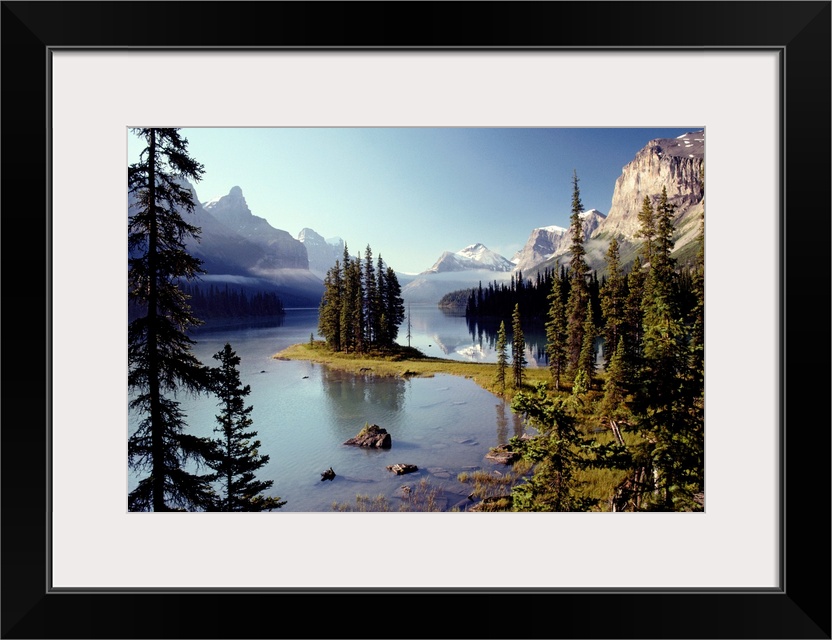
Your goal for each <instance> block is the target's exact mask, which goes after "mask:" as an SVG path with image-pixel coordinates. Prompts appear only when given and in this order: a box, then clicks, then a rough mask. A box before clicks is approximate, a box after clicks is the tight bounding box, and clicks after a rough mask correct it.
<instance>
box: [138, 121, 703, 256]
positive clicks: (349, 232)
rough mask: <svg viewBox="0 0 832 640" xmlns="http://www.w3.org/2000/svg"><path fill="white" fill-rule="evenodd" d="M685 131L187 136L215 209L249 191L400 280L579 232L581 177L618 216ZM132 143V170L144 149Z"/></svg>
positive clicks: (587, 191) (287, 222)
mask: <svg viewBox="0 0 832 640" xmlns="http://www.w3.org/2000/svg"><path fill="white" fill-rule="evenodd" d="M701 128H702V126H701V125H698V126H697V125H693V126H690V127H679V128H654V129H642V128H624V129H620V128H591V129H581V128H565V129H555V128H539V129H538V128H534V129H530V128H184V129H182V130H181V133H182V134H183V135H184V136H185V137H186V138H187V139H188V142H189V152H190V154H191V156H192V157H193V158H194V159H195V160H197V161H198V162H201V163H202V164H203V165H204V167H205V175H204V176H203V179H202V181H200V182H199V183H197V184H196V185H195V186H196V190H197V195H198V197H199V199H200V201H202V202H205V201H207V200H210V199H212V198H215V197H217V196H220V195H224V194H227V193H228V192H229V190H230V189H231V187H234V186H239V187H240V188H241V189H242V190H243V195H244V196H245V199H246V202H247V203H248V206H249V209H251V212H252V213H253V214H254V215H256V216H260V217H262V218H265V219H266V220H268V221H269V223H270V224H271V225H272V226H273V227H276V228H278V229H283V230H285V231H287V232H289V233H290V234H291V235H292V236H294V237H297V235H298V233H299V232H300V230H301V229H302V228H304V227H309V228H311V229H314V230H315V231H317V232H318V233H320V234H321V235H322V236H324V237H327V238H328V237H332V236H340V237H342V238H344V240H346V242H347V244H348V245H349V248H350V252H351V253H353V254H356V253H358V252H359V251H360V252H363V250H364V248H365V247H366V246H367V244H369V245H370V246H371V247H372V249H373V254H374V255H375V256H378V255H379V254H381V255H382V257H383V258H384V261H385V262H386V263H387V264H388V265H390V266H392V267H393V268H394V269H396V270H397V271H401V272H405V273H416V272H419V271H424V270H425V269H428V268H430V266H431V265H432V264H433V263H434V262H435V261H436V259H437V258H439V256H440V255H441V254H442V252H443V251H458V250H459V249H462V248H463V247H465V246H467V245H469V244H473V243H475V242H481V243H483V244H484V245H485V246H487V247H488V248H489V249H491V250H493V251H496V252H497V253H500V254H502V255H503V256H505V257H506V258H509V259H511V257H512V255H514V253H515V252H516V251H517V250H518V249H520V248H521V247H522V246H523V244H524V243H525V242H526V239H527V238H528V236H529V233H530V232H531V230H532V229H534V228H535V227H543V226H548V225H553V224H554V225H559V226H562V227H567V226H568V225H569V212H570V207H571V198H572V171H573V169H574V170H575V171H577V174H578V178H579V188H580V191H581V201H582V203H583V205H584V209H592V208H595V209H598V210H599V211H601V212H602V213H605V214H606V213H607V212H608V211H609V207H610V202H611V200H612V194H613V189H614V187H615V181H616V179H617V178H618V176H619V175H620V174H621V168H622V167H623V166H624V165H625V164H627V163H628V162H629V161H630V160H632V159H633V156H634V155H635V154H636V152H637V151H638V150H639V149H641V148H642V147H643V146H644V145H645V144H646V143H647V142H648V141H649V140H652V139H654V138H662V137H666V138H675V137H677V136H679V135H682V134H683V133H686V132H689V131H696V130H699V129H701ZM128 137H129V139H130V141H129V145H128V149H129V155H130V157H129V159H128V162H134V161H135V159H136V158H137V154H138V152H139V151H140V150H141V148H142V147H143V144H142V142H141V141H140V140H139V139H138V138H136V136H135V135H133V134H131V133H128Z"/></svg>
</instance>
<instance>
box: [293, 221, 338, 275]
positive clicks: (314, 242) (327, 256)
mask: <svg viewBox="0 0 832 640" xmlns="http://www.w3.org/2000/svg"><path fill="white" fill-rule="evenodd" d="M298 241H299V242H300V243H301V244H303V246H304V247H306V255H307V257H308V259H309V270H310V271H311V272H312V273H314V274H315V275H316V276H318V277H319V278H320V279H321V280H323V278H324V276H325V275H326V272H327V271H329V269H330V268H331V267H332V266H333V265H334V264H335V261H336V260H340V261H341V262H343V260H344V240H343V239H342V238H324V237H323V236H322V235H321V234H319V233H317V232H315V231H313V230H312V229H309V228H303V229H301V230H300V233H299V234H298Z"/></svg>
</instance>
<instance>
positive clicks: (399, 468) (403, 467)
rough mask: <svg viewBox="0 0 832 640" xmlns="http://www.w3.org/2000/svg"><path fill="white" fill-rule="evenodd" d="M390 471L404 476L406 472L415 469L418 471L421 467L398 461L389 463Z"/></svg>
mask: <svg viewBox="0 0 832 640" xmlns="http://www.w3.org/2000/svg"><path fill="white" fill-rule="evenodd" d="M387 470H388V471H393V472H395V474H396V475H397V476H402V475H404V474H405V473H413V472H414V471H418V470H419V467H417V466H416V465H415V464H405V463H404V462H397V463H396V464H391V465H388V467H387Z"/></svg>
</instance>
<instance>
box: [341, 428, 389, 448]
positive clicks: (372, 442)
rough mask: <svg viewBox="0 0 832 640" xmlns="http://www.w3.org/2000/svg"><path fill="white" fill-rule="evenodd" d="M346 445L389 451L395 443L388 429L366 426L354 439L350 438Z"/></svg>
mask: <svg viewBox="0 0 832 640" xmlns="http://www.w3.org/2000/svg"><path fill="white" fill-rule="evenodd" d="M344 444H350V445H354V446H356V447H370V448H373V449H389V448H390V447H391V446H392V445H393V442H392V440H391V439H390V434H389V433H387V429H382V428H381V427H380V426H378V425H377V424H365V425H364V428H363V429H362V430H361V431H359V432H358V434H357V435H356V436H355V437H354V438H350V439H349V440H347V441H346V442H345V443H344Z"/></svg>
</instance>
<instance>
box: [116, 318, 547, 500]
mask: <svg viewBox="0 0 832 640" xmlns="http://www.w3.org/2000/svg"><path fill="white" fill-rule="evenodd" d="M410 316H411V320H410V344H411V345H412V346H414V347H417V348H419V349H420V350H422V351H423V352H424V353H426V354H427V355H430V356H437V357H444V358H453V359H458V360H468V361H481V362H482V361H484V362H493V361H494V360H495V359H496V354H494V350H493V336H491V337H489V334H488V333H487V332H480V331H479V330H478V329H477V328H474V330H473V335H472V328H471V327H469V324H468V323H467V322H466V320H465V318H464V317H461V316H453V315H448V314H445V313H443V312H442V311H440V310H439V309H437V308H436V307H435V306H434V305H419V306H417V305H413V306H412V307H411V308H410ZM317 322H318V314H317V309H289V310H287V312H286V315H285V316H284V317H283V318H282V319H281V321H280V322H279V323H277V324H275V323H272V324H271V325H269V324H261V325H259V326H257V325H245V326H240V325H238V326H225V327H213V328H202V329H200V330H199V331H197V332H196V333H195V334H194V336H193V337H194V339H195V340H196V345H195V347H194V354H195V355H196V356H197V357H198V358H199V359H200V360H201V361H202V362H203V364H206V365H211V366H213V365H216V364H217V361H215V360H214V359H213V357H212V356H213V354H215V353H217V352H218V351H220V350H221V349H222V348H223V346H224V345H225V343H226V342H228V343H230V344H231V347H232V348H233V349H234V351H236V353H237V355H239V356H240V358H241V362H240V375H241V379H242V383H243V384H244V385H245V384H247V385H250V386H251V394H250V395H249V396H248V397H247V405H251V406H253V407H254V409H253V411H252V414H251V417H252V420H253V429H254V430H255V431H257V433H258V435H257V438H258V439H259V440H260V441H261V443H262V446H261V448H260V453H261V454H263V455H268V456H269V457H270V460H269V463H268V464H267V465H266V466H265V467H263V468H262V469H261V470H260V472H259V474H258V477H259V478H261V479H264V480H273V481H274V485H273V487H272V490H271V491H270V492H268V495H276V496H280V498H281V499H282V500H285V501H286V502H287V503H286V505H285V506H284V507H282V508H281V509H280V510H278V511H277V512H276V513H280V512H287V511H295V512H298V511H300V512H320V511H326V512H329V511H332V510H333V504H334V503H340V504H343V503H349V504H352V505H354V504H355V499H356V496H357V495H365V496H369V497H371V498H372V497H375V496H379V495H381V496H384V497H385V498H386V500H387V504H388V505H389V506H390V508H392V509H394V510H398V509H399V506H400V505H401V504H404V501H403V500H402V497H401V496H402V493H401V487H402V486H414V485H416V484H418V483H419V482H420V480H422V479H426V480H428V481H429V482H430V484H431V487H433V488H435V489H437V490H438V491H439V492H440V493H439V494H438V496H437V504H438V505H439V506H440V507H441V508H442V509H443V510H450V509H453V508H454V507H459V508H463V509H464V508H465V507H466V506H468V505H470V504H471V503H470V501H468V499H467V495H468V494H469V493H470V492H471V485H466V484H462V483H460V482H458V481H457V474H458V473H460V472H461V471H470V470H474V469H484V470H488V471H492V470H499V471H504V470H505V467H504V466H503V465H500V464H497V463H493V462H491V461H489V460H486V459H485V454H486V453H487V452H488V450H489V449H490V448H491V447H493V446H496V445H498V444H505V443H506V442H508V440H509V439H510V438H511V437H512V436H515V435H518V436H519V435H521V434H522V433H524V431H525V426H524V425H523V423H522V421H521V420H520V418H519V417H518V416H516V415H514V414H513V413H512V412H511V409H510V408H509V407H508V406H506V404H505V403H504V402H503V401H502V400H501V399H500V398H498V397H496V396H494V395H492V394H490V393H488V392H487V391H485V390H483V389H481V388H480V387H478V386H477V385H476V384H474V383H473V382H471V381H470V380H467V379H465V378H461V377H457V376H450V375H437V376H435V377H433V378H409V379H404V378H393V377H374V376H370V375H355V374H348V373H344V372H339V371H334V370H331V369H329V368H327V367H325V366H323V365H316V364H313V363H309V362H299V361H285V360H275V359H274V358H272V356H273V355H274V354H275V353H276V352H278V351H280V350H281V349H283V348H285V347H287V346H289V345H292V344H296V343H298V342H308V341H309V336H310V333H312V332H315V334H316V337H317ZM407 332H408V328H407V321H405V323H403V324H402V326H401V327H400V330H399V339H398V341H399V342H400V343H402V344H407V342H408V339H407ZM524 333H525V330H524ZM534 351H536V349H535V348H534V347H530V349H529V350H528V351H527V354H526V357H527V360H528V361H529V363H530V364H529V366H538V364H537V354H536V353H533V352H534ZM540 366H545V363H543V362H541V364H540ZM180 401H181V407H182V409H183V410H184V412H185V414H186V416H187V418H186V421H187V423H188V425H189V430H190V432H191V433H194V434H195V435H202V436H211V437H213V436H214V434H213V429H214V426H215V425H216V419H215V415H216V413H218V411H219V409H218V406H217V404H216V398H215V397H208V396H206V397H201V398H188V397H181V398H180ZM136 420H137V417H136V416H130V424H131V428H134V426H135V423H136ZM366 422H369V423H371V424H373V423H374V424H377V425H379V426H380V427H383V428H384V429H386V430H387V431H388V432H389V433H390V434H391V439H392V448H390V449H386V450H368V449H363V448H360V447H353V446H349V445H344V444H343V443H344V441H345V440H347V439H349V438H351V437H353V436H355V435H356V434H357V433H358V431H359V430H360V429H361V428H362V427H363V426H364V424H365V423H366ZM396 463H407V464H414V465H416V466H417V467H418V468H419V471H417V472H415V473H411V474H406V475H402V476H397V475H396V474H395V473H393V472H391V471H388V470H387V468H386V467H387V466H388V465H392V464H396ZM330 467H332V469H333V470H334V471H335V473H336V477H335V479H334V480H332V481H322V480H321V473H323V472H324V471H325V470H327V469H328V468H330ZM128 473H129V474H130V475H129V489H132V488H133V487H134V486H135V483H136V478H135V477H133V476H132V472H128Z"/></svg>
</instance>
